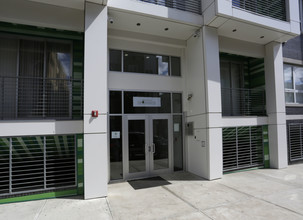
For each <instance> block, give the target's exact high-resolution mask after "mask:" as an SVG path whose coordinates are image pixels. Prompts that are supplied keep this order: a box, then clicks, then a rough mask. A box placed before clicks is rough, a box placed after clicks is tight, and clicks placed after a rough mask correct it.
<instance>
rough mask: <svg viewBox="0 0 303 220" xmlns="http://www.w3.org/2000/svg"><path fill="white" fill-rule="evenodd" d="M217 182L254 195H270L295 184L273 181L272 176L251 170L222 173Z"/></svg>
mask: <svg viewBox="0 0 303 220" xmlns="http://www.w3.org/2000/svg"><path fill="white" fill-rule="evenodd" d="M218 182H219V183H221V184H223V185H225V186H228V187H230V188H233V189H235V190H237V191H239V192H242V193H246V194H249V195H252V196H255V197H261V196H264V195H272V194H275V193H277V192H280V191H286V190H291V189H294V188H295V186H292V185H290V184H287V183H286V182H285V183H283V182H278V181H273V179H272V178H268V177H266V176H261V175H257V174H254V173H253V172H252V171H246V172H239V173H232V174H227V175H223V178H222V179H220V180H218Z"/></svg>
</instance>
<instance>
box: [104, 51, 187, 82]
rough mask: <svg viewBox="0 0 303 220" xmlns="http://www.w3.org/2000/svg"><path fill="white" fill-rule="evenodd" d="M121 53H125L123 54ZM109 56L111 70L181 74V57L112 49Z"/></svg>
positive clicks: (170, 74)
mask: <svg viewBox="0 0 303 220" xmlns="http://www.w3.org/2000/svg"><path fill="white" fill-rule="evenodd" d="M121 53H122V54H123V55H122V56H121ZM109 58H110V62H109V70H110V71H117V72H128V73H143V74H154V75H161V76H181V59H180V57H170V56H165V55H157V54H149V53H138V52H131V51H123V52H122V51H121V50H110V51H109ZM122 61H123V62H122ZM122 63H123V66H122ZM122 67H123V68H122Z"/></svg>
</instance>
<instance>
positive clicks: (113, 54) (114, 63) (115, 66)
mask: <svg viewBox="0 0 303 220" xmlns="http://www.w3.org/2000/svg"><path fill="white" fill-rule="evenodd" d="M109 62H110V63H109V70H110V71H120V72H121V66H122V64H121V50H110V51H109Z"/></svg>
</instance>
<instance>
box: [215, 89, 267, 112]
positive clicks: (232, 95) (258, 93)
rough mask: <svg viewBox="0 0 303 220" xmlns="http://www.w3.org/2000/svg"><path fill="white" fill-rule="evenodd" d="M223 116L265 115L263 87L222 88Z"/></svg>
mask: <svg viewBox="0 0 303 220" xmlns="http://www.w3.org/2000/svg"><path fill="white" fill-rule="evenodd" d="M221 97H222V99H221V100H222V115H223V116H263V115H266V106H265V103H266V101H265V90H264V89H234V88H222V89H221Z"/></svg>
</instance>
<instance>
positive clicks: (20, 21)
mask: <svg viewBox="0 0 303 220" xmlns="http://www.w3.org/2000/svg"><path fill="white" fill-rule="evenodd" d="M298 8H299V1H290V0H268V1H250V0H229V1H220V0H207V1H206V0H202V1H201V0H190V1H183V0H169V1H168V0H108V1H105V0H75V1H67V0H66V1H65V0H64V1H51V0H11V1H9V2H7V1H6V2H0V85H1V86H0V88H1V89H0V120H1V121H0V131H1V132H0V164H1V168H0V173H1V174H2V175H1V177H0V202H1V203H5V202H14V201H23V200H30V199H39V198H49V197H57V196H67V195H84V198H85V199H91V198H98V197H104V196H106V195H107V185H108V183H109V182H115V181H121V180H128V179H135V178H145V177H150V176H155V175H161V174H163V173H169V172H179V171H188V172H191V173H193V174H196V175H198V176H201V177H203V178H206V179H208V180H214V179H218V178H222V175H223V174H224V173H226V172H231V171H234V170H241V169H249V168H259V167H260V168H261V167H268V168H269V167H270V168H278V169H279V168H284V167H286V166H288V164H289V162H290V161H292V159H291V158H292V154H289V153H288V152H291V151H290V150H289V149H294V148H295V149H296V150H297V149H299V150H301V151H300V152H301V156H303V155H302V145H298V144H297V145H296V146H295V147H290V146H293V145H292V144H293V143H292V142H291V141H288V140H292V139H291V138H289V133H287V131H290V133H291V132H297V133H298V132H299V134H301V130H300V129H301V127H300V126H301V124H300V123H301V121H299V122H297V120H302V119H303V118H301V116H298V114H300V113H298V112H297V111H299V109H301V108H300V103H301V101H300V88H299V87H296V86H297V85H298V86H299V83H296V81H295V80H293V81H292V83H293V84H292V85H294V86H295V87H291V86H290V85H289V84H287V83H289V82H288V81H289V80H288V81H287V80H286V79H285V77H284V76H288V78H290V75H291V74H292V75H291V76H293V75H294V74H295V73H294V72H296V68H297V67H296V66H292V64H295V65H297V64H298V63H296V62H299V61H296V62H295V61H293V60H294V59H296V58H293V57H291V56H293V55H292V53H290V55H289V56H290V57H288V56H287V55H285V54H286V51H287V47H286V46H284V56H285V58H283V54H282V51H283V49H282V48H283V46H282V45H283V44H284V43H285V42H286V41H288V40H290V39H292V38H294V37H296V36H298V35H299V34H300V32H301V30H300V14H299V10H298ZM295 39H296V38H295ZM290 42H291V41H290ZM285 45H287V44H285ZM298 56H299V55H298ZM291 59H292V60H291ZM300 59H301V58H300ZM300 59H297V60H300ZM301 60H302V59H301ZM289 64H291V65H289ZM283 65H284V68H283ZM299 65H302V63H299ZM298 68H299V67H298ZM283 70H284V71H283ZM288 78H287V79H288ZM293 78H294V77H293ZM293 78H292V79H293ZM284 82H285V85H286V88H285V90H284V89H281V88H284ZM287 86H288V87H287ZM291 96H293V97H296V98H294V100H293V102H292V103H290V102H291V101H292V99H291ZM284 97H286V102H285V98H284ZM289 100H291V101H289ZM293 109H295V110H293ZM289 111H292V112H293V111H295V112H296V115H297V116H296V117H295V116H293V114H289ZM290 115H292V116H290ZM293 120H295V121H296V122H294V121H293ZM293 129H294V130H293ZM296 140H297V139H296ZM290 144H291V145H290ZM300 147H301V148H300ZM301 159H302V158H301Z"/></svg>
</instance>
